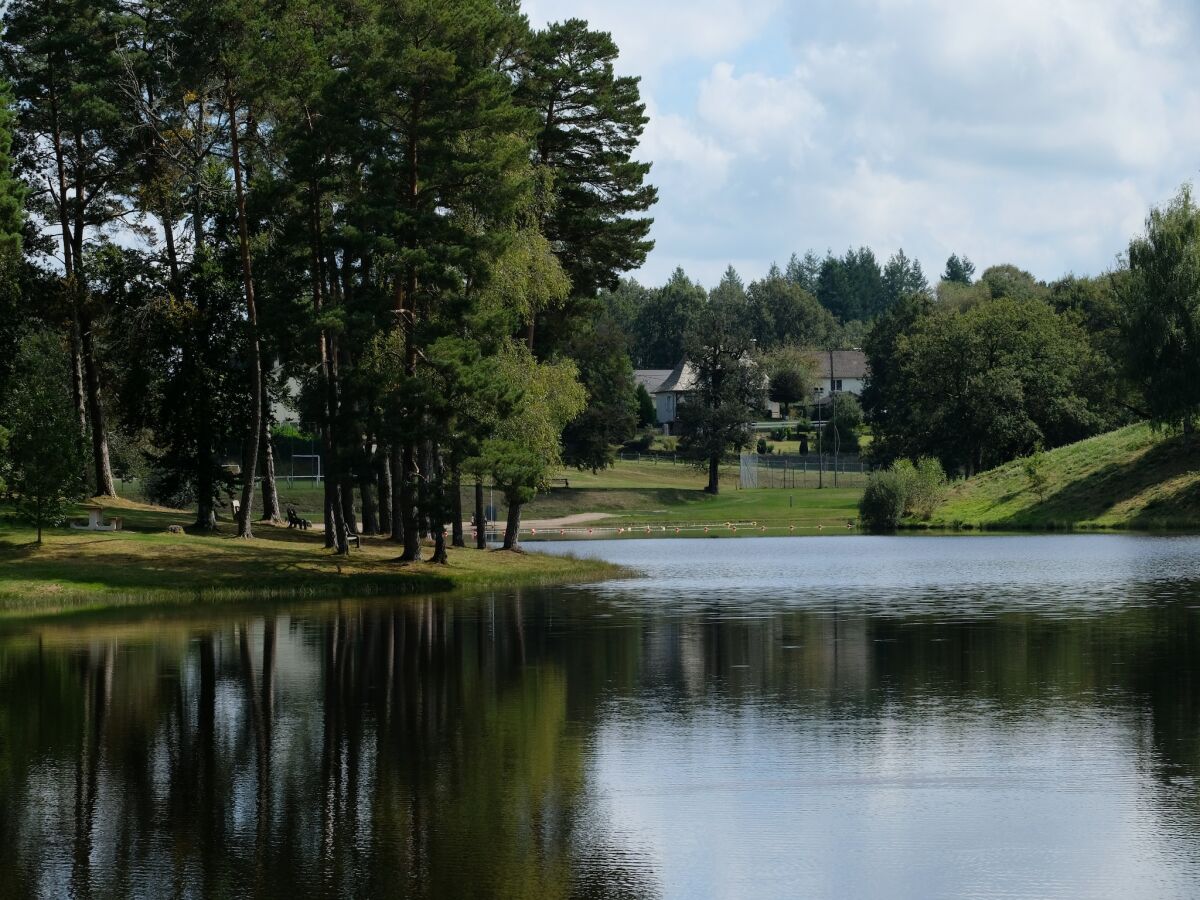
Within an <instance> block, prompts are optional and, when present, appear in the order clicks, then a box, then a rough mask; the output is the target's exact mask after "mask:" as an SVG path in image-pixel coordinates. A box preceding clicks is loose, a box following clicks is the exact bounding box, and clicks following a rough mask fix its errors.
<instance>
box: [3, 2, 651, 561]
mask: <svg viewBox="0 0 1200 900" xmlns="http://www.w3.org/2000/svg"><path fill="white" fill-rule="evenodd" d="M0 50H2V56H3V63H4V69H5V74H6V76H7V80H8V82H9V83H10V84H11V86H12V96H11V98H10V97H9V95H8V94H4V95H3V96H0V101H2V102H0V258H2V259H0V261H2V262H3V273H4V275H5V278H4V280H3V281H4V283H3V284H2V285H0V305H2V309H0V312H2V313H3V315H0V322H2V323H3V324H2V325H0V341H2V342H3V343H4V347H3V348H0V351H5V352H0V395H3V396H0V399H3V400H4V401H5V405H4V406H3V407H0V409H3V412H2V413H0V419H3V421H0V426H3V427H4V428H5V429H6V432H7V433H9V440H8V443H9V446H10V447H18V446H23V445H22V444H21V441H22V440H24V439H25V436H26V433H27V432H28V431H29V429H30V428H31V427H32V426H31V425H30V420H29V419H28V418H26V419H21V418H20V415H18V410H19V408H20V404H13V403H9V402H8V399H9V397H10V396H12V397H20V396H22V394H21V391H23V390H27V389H28V385H30V384H33V383H34V380H35V379H34V375H33V374H29V373H25V374H23V373H22V372H20V371H18V370H17V369H16V368H15V367H14V363H13V360H20V359H22V358H24V357H22V356H21V354H19V353H17V352H16V350H17V348H18V347H19V346H21V345H28V346H29V347H36V348H40V351H39V352H41V355H42V357H44V358H47V359H50V358H56V357H54V356H53V355H52V354H50V350H51V349H53V348H59V350H58V352H60V353H61V354H62V357H63V361H62V365H61V366H60V367H59V374H60V376H61V377H60V379H59V381H58V386H59V387H60V388H61V397H63V398H65V399H66V405H65V409H66V410H67V411H68V414H69V416H68V421H67V425H68V427H67V428H66V432H65V435H64V434H60V433H54V434H52V433H51V432H50V431H48V430H46V429H43V430H42V432H40V433H39V435H38V439H37V441H36V443H41V444H42V446H43V450H44V451H45V450H49V449H50V448H49V447H47V446H46V444H47V442H48V441H50V442H53V443H54V444H60V443H63V442H65V443H66V444H67V445H70V447H73V448H76V449H78V450H79V451H80V452H81V453H83V454H84V455H85V456H86V458H87V460H88V463H87V466H86V470H87V471H86V476H87V481H88V486H89V488H90V489H91V490H92V491H93V492H95V493H97V494H102V495H103V494H111V493H113V491H114V480H113V468H114V458H116V463H115V464H116V465H118V466H119V465H120V464H121V460H120V457H121V456H122V455H123V454H125V455H130V454H132V455H136V456H137V457H138V458H139V459H141V460H143V461H144V462H145V463H146V464H147V465H148V466H149V469H150V473H149V479H148V481H149V483H150V484H152V485H153V486H154V489H155V490H156V491H157V492H159V494H160V496H161V498H162V499H170V500H173V501H175V502H190V503H193V504H194V505H195V507H196V510H197V516H196V520H195V523H194V527H195V528H197V529H200V530H208V529H212V528H215V527H216V510H217V507H218V506H219V504H220V503H221V498H222V496H224V495H225V494H226V492H227V491H229V490H231V489H232V488H233V484H232V480H233V478H234V476H231V475H230V471H231V467H230V466H228V465H224V463H225V462H226V459H225V458H224V454H225V453H226V451H227V450H228V448H235V450H236V451H237V452H238V453H239V454H240V467H239V469H240V474H239V475H237V476H236V477H237V478H239V479H240V494H241V513H240V516H239V521H238V526H237V527H238V532H239V534H241V535H244V536H249V535H250V534H251V532H252V522H253V520H254V518H255V516H256V514H258V513H259V512H261V515H262V516H263V517H264V518H267V519H275V518H277V517H278V516H279V512H280V510H279V503H278V500H277V498H276V496H275V489H274V482H273V460H272V457H271V442H270V435H271V429H272V425H273V423H272V422H271V420H270V409H271V403H272V400H274V399H277V398H278V397H279V396H280V395H281V392H282V391H283V385H284V383H285V381H286V380H287V379H289V378H291V379H294V380H295V381H297V382H298V383H299V384H300V385H301V387H300V395H299V397H298V398H295V401H296V403H297V404H298V406H299V408H300V409H301V411H302V421H303V424H304V425H305V427H307V428H309V429H311V430H313V431H314V432H316V433H319V434H320V437H321V441H322V456H323V461H324V470H325V473H326V475H327V478H326V482H325V483H326V494H325V524H326V539H327V542H328V543H329V545H330V546H332V547H336V548H337V550H338V551H340V552H345V551H346V549H347V534H348V533H350V532H357V531H360V530H361V531H365V532H368V533H371V532H381V533H390V534H391V536H392V539H393V540H395V541H397V542H398V543H401V544H402V545H403V547H404V550H403V554H402V556H401V558H402V559H405V560H413V559H417V558H419V555H420V553H421V550H420V543H419V541H420V538H421V537H422V536H424V535H431V536H432V537H433V538H434V541H435V556H434V558H435V559H438V560H444V558H445V543H444V540H443V537H442V536H443V533H444V527H443V526H444V523H446V522H448V521H449V522H454V523H456V527H455V533H454V540H455V541H457V542H460V541H461V540H462V535H461V528H460V527H457V526H458V523H461V520H462V515H461V514H460V511H459V510H458V508H457V507H458V505H459V501H458V498H459V496H460V495H459V491H458V485H459V483H460V481H461V480H462V479H463V478H464V477H466V478H475V479H478V480H482V479H485V478H486V479H489V480H491V481H492V482H493V483H494V484H495V485H496V486H497V487H498V488H499V489H500V490H502V491H503V492H504V493H505V494H506V495H507V496H508V499H509V500H510V502H511V503H512V506H513V513H512V515H511V516H510V522H509V528H508V533H507V534H506V541H505V543H506V546H512V545H513V544H514V543H515V540H516V529H515V524H516V522H517V521H519V510H520V502H522V501H524V500H527V499H528V497H529V496H530V495H531V494H532V492H533V491H534V490H535V489H536V487H537V485H538V484H539V483H540V482H542V481H543V480H544V477H545V474H546V472H547V471H548V470H549V469H550V468H551V467H553V466H556V465H558V464H560V463H561V462H562V461H563V459H564V453H565V458H566V459H567V460H568V461H570V462H574V463H576V464H589V465H603V464H605V463H606V462H607V460H608V458H610V457H609V454H610V453H611V450H610V447H611V445H612V444H613V443H618V442H619V441H620V440H621V439H623V437H624V436H627V433H628V432H630V431H632V429H633V428H634V425H635V422H636V417H637V406H636V398H635V394H634V384H633V379H632V371H631V367H630V363H629V358H628V354H627V352H626V350H625V343H624V337H623V336H622V335H620V334H618V333H616V332H615V331H614V330H613V329H612V328H611V327H610V325H609V324H608V323H607V321H606V319H605V317H604V316H603V315H602V313H603V304H600V303H598V302H597V301H596V300H595V299H594V298H595V296H596V294H597V292H598V291H599V290H601V289H611V288H615V287H617V279H618V276H619V274H620V273H621V272H623V271H625V270H628V269H630V268H634V267H636V266H637V265H639V264H640V263H641V262H642V260H643V259H644V258H645V255H646V253H647V252H648V250H649V249H650V247H651V243H650V241H649V240H648V237H647V235H648V233H649V227H650V223H651V220H650V219H649V218H647V217H645V216H644V215H642V213H644V212H645V211H646V210H647V209H648V208H649V207H650V206H651V205H652V203H653V202H654V200H655V190H654V188H653V187H652V186H650V185H649V184H648V183H647V182H646V176H647V173H648V170H649V166H648V165H647V164H645V163H641V162H638V161H636V160H634V159H633V151H634V150H635V149H636V146H637V143H638V140H639V138H640V135H641V132H642V129H643V126H644V124H645V122H646V118H645V115H644V107H643V105H642V103H641V100H640V99H639V94H638V84H637V79H635V78H628V77H618V76H616V75H615V74H614V71H613V62H614V60H615V58H616V56H617V48H616V46H615V44H614V43H613V41H612V40H611V38H610V37H609V35H607V34H605V33H602V32H597V31H593V30H591V29H589V28H588V27H587V24H586V23H585V22H582V21H579V20H570V21H567V22H563V23H557V24H553V25H550V26H549V27H547V28H545V29H542V30H535V29H533V28H531V27H530V25H529V23H528V21H527V20H526V18H525V17H524V16H523V15H522V14H521V13H520V11H519V9H518V8H517V4H516V3H509V2H497V0H465V2H461V3H456V4H445V3H441V2H437V0H396V2H389V3H386V4H375V3H370V2H357V0H355V2H351V3H348V4H340V5H338V4H313V3H310V2H308V0H283V2H279V3H271V4H266V3H262V2H261V0H250V2H237V3H233V2H225V0H216V2H213V3H207V4H194V3H184V2H176V0H154V2H148V0H102V2H97V3H87V4H79V3H74V2H70V0H49V2H42V0H38V2H33V0H14V2H12V3H9V4H7V5H6V7H5V11H4V19H3V44H2V47H0ZM10 142H11V146H12V148H13V149H12V151H11V154H10V152H9V144H10ZM42 351H44V352H42ZM31 352H32V351H31ZM27 355H28V354H27ZM38 377H41V376H40V375H38ZM22 379H24V380H23V381H22ZM19 383H20V384H25V385H26V387H21V386H20V384H19ZM51 387H52V385H51ZM47 390H49V387H47ZM35 393H36V394H37V395H38V396H39V397H42V398H43V400H42V401H39V402H43V405H44V406H46V407H47V408H49V407H51V406H53V407H54V408H56V409H59V408H64V406H63V404H62V403H58V395H55V397H53V398H48V399H47V398H46V390H41V389H39V390H38V391H35ZM51 393H53V391H51ZM585 407H586V410H587V412H586V413H585V414H584V415H582V416H581V415H580V413H581V412H583V411H584V410H585ZM44 418H45V417H43V419H44ZM56 427H58V426H57V425H56ZM564 429H565V430H566V442H565V448H564V444H563V441H562V438H563V434H564ZM61 431H62V429H61V428H59V432H61ZM54 449H57V447H55V448H54ZM71 452H74V451H71ZM10 455H11V454H10ZM12 458H13V459H14V460H15V456H13V457H12ZM10 468H12V469H13V472H12V473H11V474H10V480H11V479H12V476H13V475H16V476H20V477H25V476H21V473H20V472H17V471H16V468H17V467H16V466H15V464H10ZM79 475H80V477H81V478H82V476H83V475H84V472H83V467H82V466H81V467H80V471H79ZM256 475H257V476H259V477H261V479H262V480H261V484H262V496H261V504H259V503H256V502H255V501H256V497H255V491H256ZM30 483H31V482H29V481H28V480H26V481H24V482H21V483H14V484H13V485H10V487H11V488H13V489H14V490H16V492H17V493H18V494H22V493H27V492H28V489H29V484H30ZM481 496H482V495H481V492H477V497H481ZM358 511H361V521H359V520H358V518H357V514H358ZM482 512H483V511H482V509H479V510H477V513H478V514H479V516H480V518H482Z"/></svg>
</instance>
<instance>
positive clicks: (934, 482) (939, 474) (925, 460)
mask: <svg viewBox="0 0 1200 900" xmlns="http://www.w3.org/2000/svg"><path fill="white" fill-rule="evenodd" d="M945 499H946V471H945V470H944V469H943V468H942V464H941V463H940V462H938V461H937V460H936V459H934V458H933V457H932V456H922V457H921V458H920V459H918V460H917V466H916V480H915V481H914V482H913V496H912V497H910V498H909V501H908V505H909V509H910V514H911V515H914V516H916V517H917V518H918V519H922V520H928V519H930V518H931V517H932V516H933V514H934V512H935V511H936V510H937V508H938V507H939V506H941V505H942V501H943V500H945Z"/></svg>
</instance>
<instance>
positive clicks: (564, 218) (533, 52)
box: [518, 19, 657, 297]
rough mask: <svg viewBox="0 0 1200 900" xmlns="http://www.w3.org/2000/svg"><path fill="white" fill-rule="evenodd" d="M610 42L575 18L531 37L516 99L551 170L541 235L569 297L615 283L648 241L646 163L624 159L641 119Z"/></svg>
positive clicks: (651, 191) (641, 256) (539, 156)
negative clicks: (532, 120) (555, 256)
mask: <svg viewBox="0 0 1200 900" xmlns="http://www.w3.org/2000/svg"><path fill="white" fill-rule="evenodd" d="M617 54H618V50H617V45H616V44H615V43H614V42H613V39H612V37H611V35H609V34H608V33H607V32H602V31H592V30H590V29H589V28H588V26H587V23H586V22H584V21H582V20H581V19H569V20H567V21H566V22H558V23H555V24H553V25H550V26H549V27H548V28H546V29H545V30H543V31H539V32H537V33H536V34H534V35H533V36H532V39H531V40H530V42H529V49H528V51H527V53H526V54H525V55H524V58H523V65H522V70H521V73H520V82H519V85H518V97H519V100H520V102H521V103H522V104H523V105H525V106H527V107H528V108H530V109H531V110H533V111H535V112H536V114H537V119H538V122H537V134H536V148H535V159H536V162H537V163H538V165H539V166H542V167H545V168H546V169H548V170H549V171H550V172H551V173H552V180H551V186H552V191H553V199H552V202H551V203H550V204H549V208H548V210H547V215H546V224H545V230H546V235H547V237H549V238H550V240H551V241H552V242H553V243H554V245H555V246H556V247H557V248H558V252H559V255H560V258H561V259H562V263H563V268H564V269H565V270H566V273H567V275H568V277H569V278H570V279H571V284H572V286H573V289H574V294H575V296H583V297H590V296H592V295H593V294H595V292H596V290H597V289H598V288H609V289H611V288H614V287H616V283H617V277H618V276H619V275H620V273H622V272H626V271H629V270H630V269H636V268H637V267H638V266H640V265H641V264H642V262H643V261H644V260H645V258H646V254H647V253H649V251H650V249H651V248H652V247H653V242H652V241H651V240H650V239H649V238H648V235H649V232H650V225H651V223H652V221H653V220H652V219H650V218H647V217H644V216H639V215H638V214H639V213H643V212H645V211H646V210H648V209H649V208H650V207H651V206H652V205H653V204H654V201H655V199H656V198H657V191H656V189H655V188H654V187H653V186H651V185H649V184H646V183H645V182H646V176H647V174H649V171H650V164H649V163H643V162H639V161H637V160H635V159H633V153H634V151H635V150H636V149H637V145H638V140H639V139H640V138H641V135H642V130H643V128H644V127H645V125H646V122H647V121H648V120H647V118H646V113H645V109H646V108H645V104H643V103H642V101H641V97H640V95H639V91H638V79H637V78H630V77H618V76H617V75H615V74H614V72H613V62H614V61H615V60H616V58H617Z"/></svg>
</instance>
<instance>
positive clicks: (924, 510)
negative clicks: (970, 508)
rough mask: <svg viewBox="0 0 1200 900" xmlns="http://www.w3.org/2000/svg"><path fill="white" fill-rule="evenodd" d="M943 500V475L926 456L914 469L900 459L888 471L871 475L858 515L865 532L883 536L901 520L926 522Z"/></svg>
mask: <svg viewBox="0 0 1200 900" xmlns="http://www.w3.org/2000/svg"><path fill="white" fill-rule="evenodd" d="M945 496H946V473H945V472H944V471H942V464H941V463H940V462H938V461H937V460H936V459H933V458H932V457H929V456H922V457H921V458H920V459H918V460H917V463H916V465H913V464H912V463H911V462H909V461H908V460H907V459H902V460H899V461H897V462H896V463H895V464H894V465H893V466H892V467H891V469H885V470H883V471H880V472H874V473H872V475H871V478H870V480H869V481H868V482H867V489H866V491H864V493H863V497H862V500H861V501H859V504H858V512H859V516H860V517H861V518H862V520H863V526H864V527H865V528H866V529H867V530H868V531H871V532H874V533H877V534H879V533H887V532H891V531H895V530H896V526H897V525H899V524H900V520H901V519H902V518H904V517H905V516H912V517H914V518H917V519H921V520H923V521H924V520H928V519H929V518H930V517H931V516H932V515H933V513H934V510H936V509H937V508H938V505H939V504H940V503H941V502H942V500H943V499H944V498H945Z"/></svg>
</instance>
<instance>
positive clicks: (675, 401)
mask: <svg viewBox="0 0 1200 900" xmlns="http://www.w3.org/2000/svg"><path fill="white" fill-rule="evenodd" d="M808 355H809V358H810V359H811V360H812V362H813V368H814V370H815V374H816V377H817V384H816V386H815V387H814V388H813V398H812V402H813V403H815V404H817V405H818V406H820V405H823V404H825V403H828V402H829V398H830V397H832V396H833V395H834V394H843V393H845V394H853V395H854V396H856V397H859V396H862V390H863V384H864V383H865V381H866V379H867V356H866V354H865V353H863V352H862V351H861V350H810V351H808ZM639 371H640V372H646V373H650V372H654V373H655V374H657V373H658V371H659V370H657V369H654V370H650V369H643V370H639ZM635 374H637V373H635ZM695 387H696V370H695V368H694V367H693V366H692V364H691V363H689V362H687V361H686V360H681V361H680V363H679V365H677V366H676V367H675V368H674V369H672V370H671V371H670V372H669V373H667V376H666V378H664V379H662V380H661V381H660V382H659V384H658V387H657V388H651V387H650V386H649V385H648V384H647V387H646V390H648V391H649V392H650V394H651V396H653V397H654V408H655V411H656V412H657V413H658V424H659V425H662V426H663V430H664V432H665V433H667V434H670V433H671V430H672V425H673V424H674V422H675V420H676V419H677V418H678V412H679V404H680V403H681V402H682V400H683V398H684V397H685V396H686V395H687V394H688V393H690V392H691V391H692V390H694V389H695ZM768 412H769V414H770V416H771V418H775V417H777V416H778V415H779V404H778V403H775V402H774V401H771V402H770V403H768Z"/></svg>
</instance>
